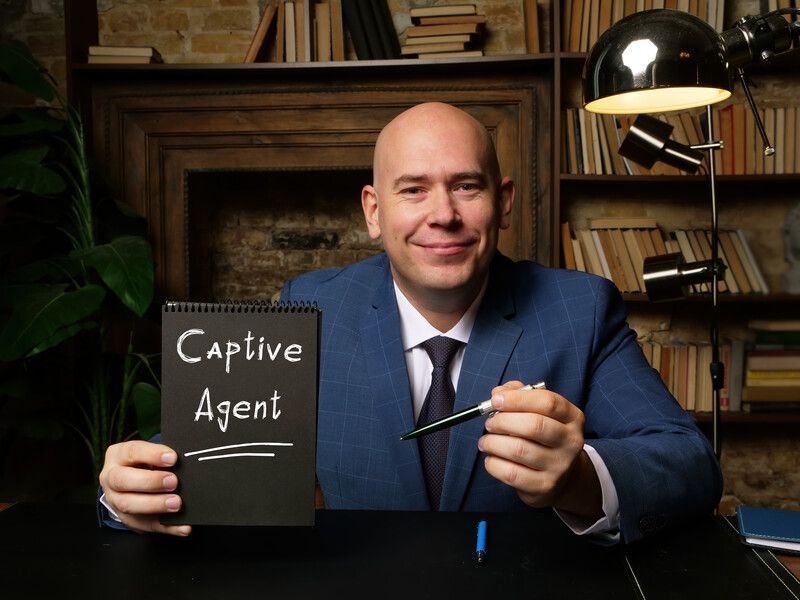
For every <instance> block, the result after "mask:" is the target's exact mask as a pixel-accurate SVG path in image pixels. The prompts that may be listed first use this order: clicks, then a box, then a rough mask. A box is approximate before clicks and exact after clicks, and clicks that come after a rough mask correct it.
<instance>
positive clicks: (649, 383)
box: [584, 280, 722, 542]
mask: <svg viewBox="0 0 800 600" xmlns="http://www.w3.org/2000/svg"><path fill="white" fill-rule="evenodd" d="M596 293H597V301H596V304H595V307H596V308H595V315H594V336H593V338H594V339H593V340H592V348H591V359H590V364H589V365H588V394H587V399H586V404H585V406H584V413H585V415H586V426H585V437H586V442H587V443H588V444H590V445H591V446H592V447H594V449H595V450H597V452H598V454H600V456H601V457H602V459H603V461H604V462H605V464H606V466H607V467H608V470H609V473H610V474H611V478H612V479H613V481H614V485H615V487H616V489H617V495H618V497H619V506H620V531H621V534H622V538H623V540H625V541H626V542H632V541H635V540H637V539H640V538H642V537H644V536H646V535H648V534H650V533H654V532H656V531H658V530H660V529H662V528H664V527H666V526H669V525H672V524H674V523H676V522H678V521H681V520H685V519H687V518H689V517H692V516H695V515H699V514H703V513H709V512H711V511H712V510H713V508H714V507H715V506H716V505H717V503H718V502H719V499H720V496H721V493H722V475H721V473H720V469H719V463H718V461H717V459H716V457H715V455H714V452H713V449H712V448H711V446H710V445H709V443H708V440H707V439H706V437H705V436H704V435H703V433H702V432H701V431H700V430H699V429H698V427H697V425H696V424H695V422H694V419H692V417H691V416H690V415H689V414H688V413H686V411H684V410H683V409H682V408H681V407H680V406H679V405H678V403H677V401H676V400H675V399H674V398H673V396H672V395H671V394H670V393H669V391H668V390H667V389H666V387H665V386H664V384H663V382H662V380H661V377H660V376H659V374H658V372H657V371H656V370H655V369H653V368H651V367H650V365H649V364H648V363H647V361H646V360H645V358H644V355H643V353H642V351H641V349H640V348H639V345H638V344H637V343H636V334H635V333H634V331H633V330H631V329H630V328H629V327H628V325H627V323H626V314H625V309H624V304H623V301H622V297H621V296H620V294H619V292H618V291H617V290H616V288H614V286H613V285H611V284H610V283H609V282H608V281H606V280H599V281H598V287H597V292H596Z"/></svg>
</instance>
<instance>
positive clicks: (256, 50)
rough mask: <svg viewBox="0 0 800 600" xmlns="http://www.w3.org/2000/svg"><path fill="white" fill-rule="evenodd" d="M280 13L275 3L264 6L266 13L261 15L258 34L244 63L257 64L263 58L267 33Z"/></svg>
mask: <svg viewBox="0 0 800 600" xmlns="http://www.w3.org/2000/svg"><path fill="white" fill-rule="evenodd" d="M277 12H278V5H277V4H276V3H275V2H272V1H270V2H267V4H266V6H264V12H263V13H262V14H261V19H260V20H259V22H258V27H257V28H256V32H255V33H254V34H253V39H252V41H251V42H250V47H249V48H248V49H247V54H246V55H245V57H244V62H246V63H252V62H256V60H258V58H259V57H261V58H263V56H264V54H265V52H266V47H265V43H264V42H265V41H266V38H267V31H269V29H270V27H271V26H272V22H273V20H274V19H275V15H276V13H277Z"/></svg>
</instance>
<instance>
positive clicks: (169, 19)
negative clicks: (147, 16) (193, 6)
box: [151, 8, 189, 30]
mask: <svg viewBox="0 0 800 600" xmlns="http://www.w3.org/2000/svg"><path fill="white" fill-rule="evenodd" d="M151 20H152V23H153V27H156V28H158V29H160V30H174V29H189V14H188V13H187V12H186V11H185V10H179V9H174V8H156V9H153V13H152V18H151Z"/></svg>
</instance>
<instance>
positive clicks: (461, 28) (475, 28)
mask: <svg viewBox="0 0 800 600" xmlns="http://www.w3.org/2000/svg"><path fill="white" fill-rule="evenodd" d="M481 28H482V27H481V25H480V24H479V23H450V24H448V25H412V26H411V27H407V28H406V31H405V35H406V38H412V37H423V36H428V35H456V34H459V33H469V34H473V35H475V34H478V33H480V31H481Z"/></svg>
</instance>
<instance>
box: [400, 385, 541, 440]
mask: <svg viewBox="0 0 800 600" xmlns="http://www.w3.org/2000/svg"><path fill="white" fill-rule="evenodd" d="M545 387H546V386H545V383H544V381H540V382H538V383H533V384H528V385H526V386H524V387H521V388H520V389H521V390H541V389H545ZM496 412H497V410H495V408H494V407H493V406H492V401H491V399H489V400H484V401H483V402H481V403H480V404H476V405H475V406H471V407H469V408H465V409H464V410H460V411H458V412H457V413H453V414H452V415H448V416H446V417H444V418H441V419H439V420H438V421H433V422H432V423H428V424H427V425H423V426H422V427H418V428H417V429H414V430H413V431H409V432H408V433H405V434H403V435H401V436H400V439H401V440H413V439H414V438H418V437H419V436H421V435H427V434H429V433H433V432H434V431H439V430H441V429H446V428H447V427H452V426H453V425H458V424H459V423H463V422H464V421H469V420H470V419H474V418H476V417H481V416H483V415H493V414H494V413H496Z"/></svg>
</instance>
